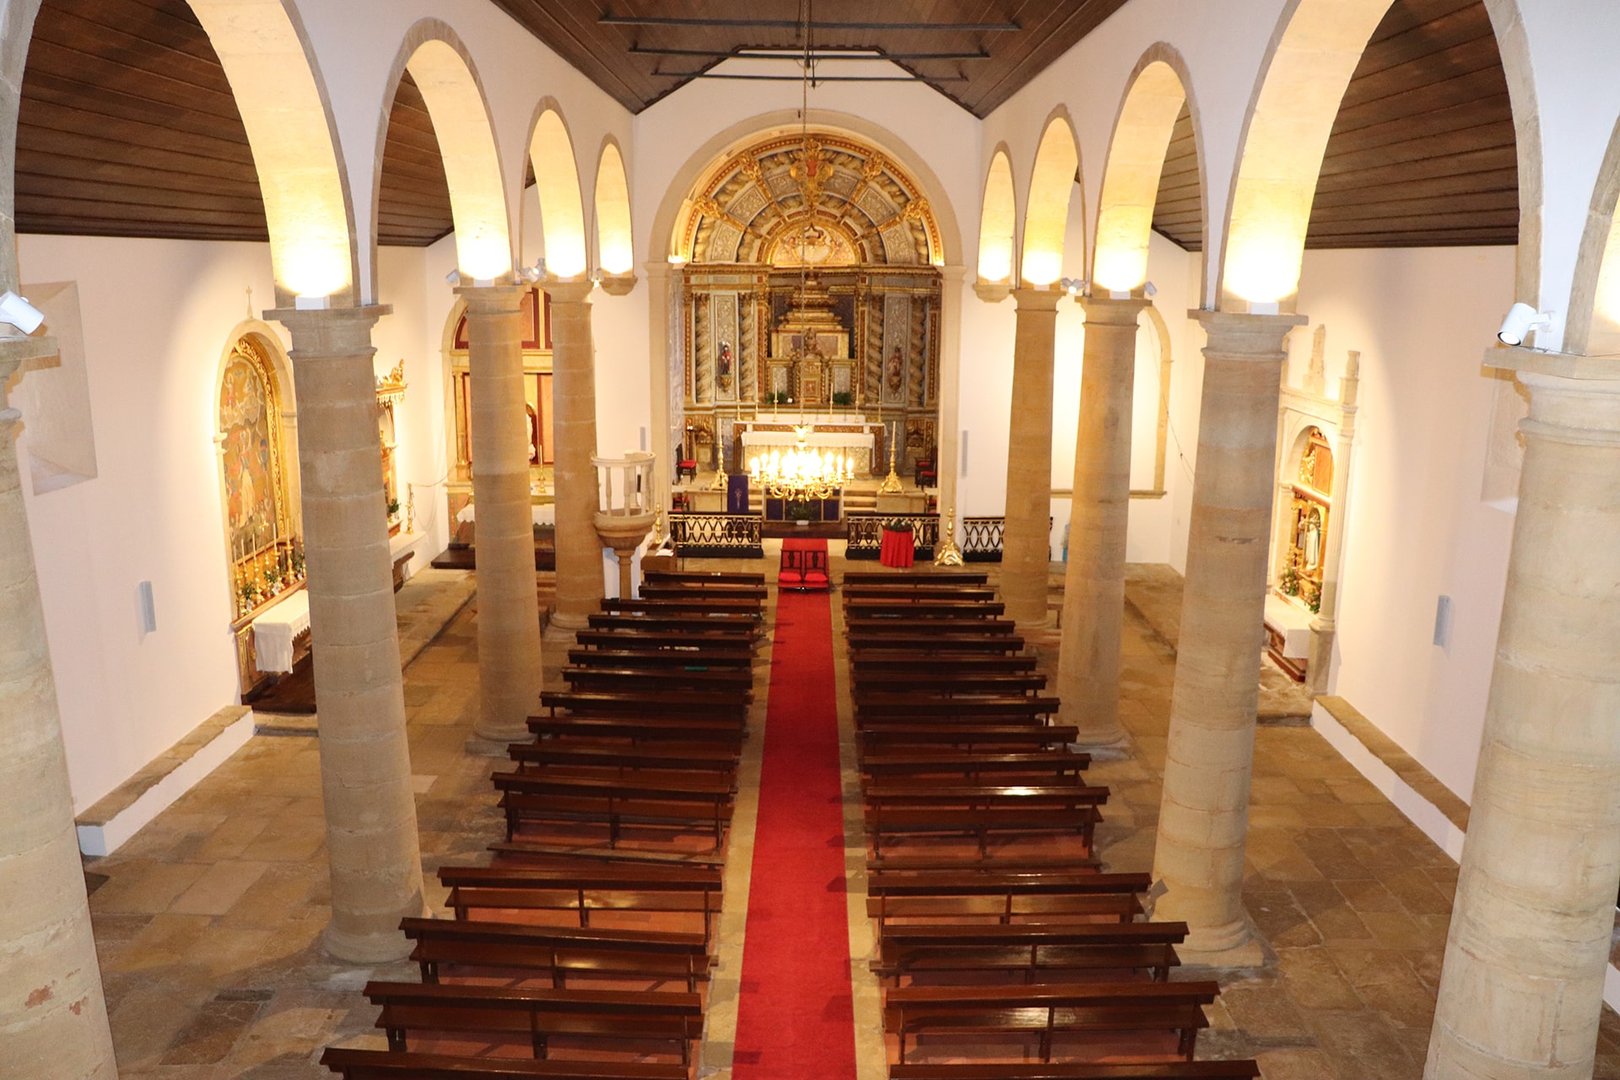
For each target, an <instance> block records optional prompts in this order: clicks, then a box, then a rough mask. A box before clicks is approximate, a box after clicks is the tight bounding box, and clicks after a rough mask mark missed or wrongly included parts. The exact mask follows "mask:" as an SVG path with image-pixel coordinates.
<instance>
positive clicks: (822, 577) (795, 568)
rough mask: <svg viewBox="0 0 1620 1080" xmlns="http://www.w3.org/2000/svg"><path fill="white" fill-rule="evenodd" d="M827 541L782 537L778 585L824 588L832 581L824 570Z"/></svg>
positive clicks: (810, 590) (812, 589)
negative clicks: (783, 538)
mask: <svg viewBox="0 0 1620 1080" xmlns="http://www.w3.org/2000/svg"><path fill="white" fill-rule="evenodd" d="M827 566H828V564H827V542H826V541H825V540H819V541H818V540H811V539H804V540H800V539H797V538H795V537H789V538H788V539H786V540H783V541H782V561H781V564H780V566H779V567H778V569H777V572H776V583H777V585H778V586H779V587H780V588H784V589H798V590H800V591H801V592H826V591H827V590H828V589H829V588H830V587H831V585H832V578H831V575H830V574H829V573H828V571H827Z"/></svg>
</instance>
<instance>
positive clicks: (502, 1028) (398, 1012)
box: [365, 981, 703, 1065]
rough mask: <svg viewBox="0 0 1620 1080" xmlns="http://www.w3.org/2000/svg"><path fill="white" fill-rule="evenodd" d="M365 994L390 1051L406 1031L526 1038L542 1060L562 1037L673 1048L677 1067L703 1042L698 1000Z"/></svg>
mask: <svg viewBox="0 0 1620 1080" xmlns="http://www.w3.org/2000/svg"><path fill="white" fill-rule="evenodd" d="M365 994H366V997H367V998H368V999H370V1001H371V1003H372V1004H374V1005H379V1006H381V1007H382V1013H381V1015H380V1016H378V1017H377V1026H378V1027H379V1028H382V1029H383V1031H384V1032H386V1033H387V1036H388V1047H389V1049H391V1050H406V1049H408V1048H409V1047H408V1046H407V1035H408V1034H410V1033H412V1032H447V1033H453V1034H462V1035H484V1036H495V1037H502V1036H504V1037H507V1038H511V1037H513V1036H516V1037H519V1038H527V1039H528V1040H529V1042H530V1044H531V1045H532V1046H533V1048H534V1056H535V1057H537V1058H542V1059H543V1058H545V1057H546V1056H547V1054H548V1051H549V1048H550V1042H551V1040H552V1039H554V1038H557V1037H559V1036H568V1037H572V1038H578V1039H586V1040H590V1041H592V1042H599V1043H604V1044H606V1046H607V1048H610V1049H621V1048H622V1044H623V1043H624V1042H626V1041H627V1040H632V1039H634V1040H638V1041H639V1040H645V1041H649V1042H667V1043H673V1044H677V1052H678V1053H679V1055H680V1060H681V1064H683V1065H687V1064H689V1063H690V1062H691V1049H692V1043H693V1042H695V1041H696V1040H697V1039H700V1038H702V1036H703V1002H702V998H700V997H699V996H698V995H697V994H687V993H665V992H659V991H650V990H552V989H538V988H536V989H530V988H513V987H505V986H445V985H442V984H437V985H436V984H433V983H396V982H381V981H373V982H369V983H367V984H366V989H365Z"/></svg>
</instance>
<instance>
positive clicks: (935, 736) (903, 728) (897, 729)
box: [530, 720, 1080, 751]
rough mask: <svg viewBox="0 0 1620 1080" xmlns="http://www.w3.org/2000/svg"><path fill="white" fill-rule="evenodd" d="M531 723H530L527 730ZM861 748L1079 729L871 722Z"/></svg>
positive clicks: (1054, 738) (980, 743)
mask: <svg viewBox="0 0 1620 1080" xmlns="http://www.w3.org/2000/svg"><path fill="white" fill-rule="evenodd" d="M533 726H534V722H533V721H532V720H531V721H530V727H533ZM855 737H856V739H857V741H858V742H859V743H860V745H861V746H862V747H863V748H869V747H879V746H881V747H888V748H890V749H892V748H894V747H897V746H911V747H916V746H952V747H956V748H957V749H960V750H964V751H970V750H973V749H976V748H986V747H1017V748H1019V749H1029V748H1032V747H1059V746H1066V745H1068V744H1069V743H1072V742H1074V741H1075V740H1076V739H1078V738H1079V737H1080V729H1079V728H1078V727H1076V726H1075V725H1073V724H970V723H961V722H955V723H953V722H949V721H947V722H945V723H941V724H923V723H907V722H905V721H899V722H892V721H874V722H873V723H870V724H864V725H861V726H860V727H858V728H857V729H856V731H855Z"/></svg>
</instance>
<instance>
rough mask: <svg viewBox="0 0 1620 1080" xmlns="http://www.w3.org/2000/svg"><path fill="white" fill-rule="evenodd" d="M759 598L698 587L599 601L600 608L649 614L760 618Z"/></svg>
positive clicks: (615, 597)
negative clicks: (677, 593)
mask: <svg viewBox="0 0 1620 1080" xmlns="http://www.w3.org/2000/svg"><path fill="white" fill-rule="evenodd" d="M760 607H761V601H759V600H754V599H752V598H748V597H733V596H720V595H710V594H707V593H704V592H700V591H698V590H693V591H692V592H690V593H688V594H686V595H683V596H642V597H633V596H632V597H619V596H609V597H605V598H603V600H602V610H603V611H625V612H644V613H646V614H649V615H659V614H669V613H686V612H690V613H692V614H696V615H722V614H728V615H747V616H748V617H750V618H752V619H756V620H757V619H759V618H760V617H761V612H760Z"/></svg>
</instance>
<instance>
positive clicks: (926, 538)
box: [844, 514, 939, 559]
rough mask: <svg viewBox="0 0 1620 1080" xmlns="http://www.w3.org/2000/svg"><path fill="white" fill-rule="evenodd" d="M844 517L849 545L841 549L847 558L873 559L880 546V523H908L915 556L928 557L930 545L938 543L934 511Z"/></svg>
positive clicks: (930, 551)
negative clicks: (927, 512) (914, 547)
mask: <svg viewBox="0 0 1620 1080" xmlns="http://www.w3.org/2000/svg"><path fill="white" fill-rule="evenodd" d="M844 520H845V522H846V523H847V524H848V526H849V546H848V548H847V549H846V550H845V552H844V557H845V558H848V559H875V558H877V557H878V554H879V552H880V551H881V549H882V547H883V526H884V525H885V524H886V523H887V522H891V521H903V522H905V523H906V524H907V525H910V526H911V535H912V540H913V542H914V543H915V544H916V547H917V558H919V559H932V558H933V557H934V545H935V544H937V543H939V515H938V514H849V515H847V516H846V517H845V519H844Z"/></svg>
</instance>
